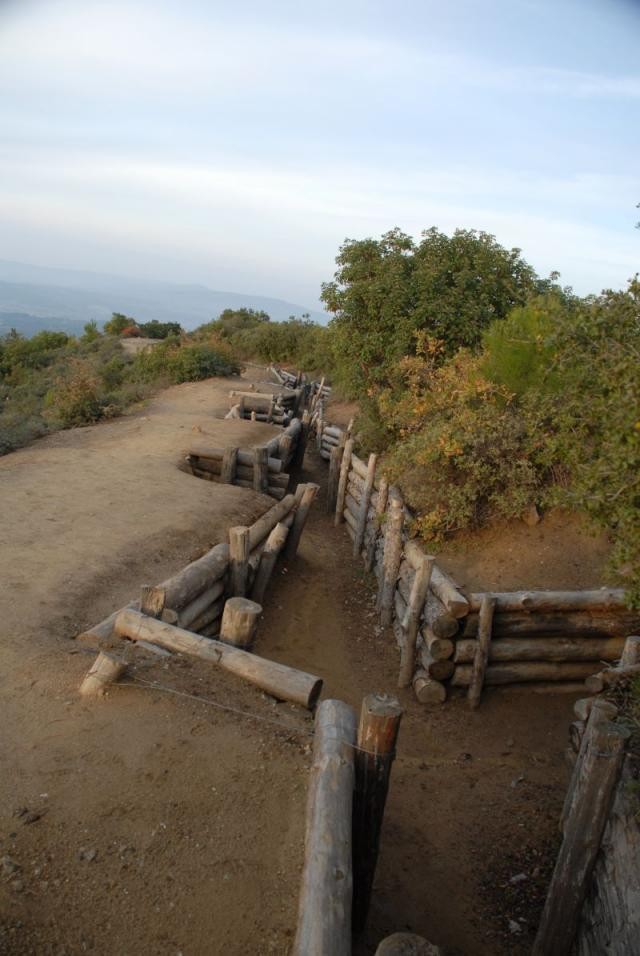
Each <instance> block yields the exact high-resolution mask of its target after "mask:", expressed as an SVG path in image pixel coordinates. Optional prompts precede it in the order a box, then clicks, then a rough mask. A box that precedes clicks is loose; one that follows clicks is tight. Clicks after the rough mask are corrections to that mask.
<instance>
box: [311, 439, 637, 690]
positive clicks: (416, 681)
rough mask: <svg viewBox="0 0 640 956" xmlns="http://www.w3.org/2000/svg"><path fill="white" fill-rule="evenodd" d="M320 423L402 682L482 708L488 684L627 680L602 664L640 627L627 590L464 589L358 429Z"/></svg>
mask: <svg viewBox="0 0 640 956" xmlns="http://www.w3.org/2000/svg"><path fill="white" fill-rule="evenodd" d="M320 426H321V429H322V430H321V432H320V433H319V435H320V439H319V450H320V455H321V456H322V457H323V458H325V460H328V461H329V463H330V464H329V488H328V499H329V507H330V508H331V509H332V510H333V511H334V513H335V522H336V524H337V525H338V524H344V527H345V530H346V531H347V534H348V535H349V536H350V538H351V540H352V542H353V552H354V556H358V555H360V556H362V558H363V560H364V564H365V567H366V569H367V570H371V571H373V572H374V573H375V575H376V578H377V581H378V605H377V607H378V611H379V614H380V620H381V623H382V624H384V625H388V624H392V625H393V629H394V633H395V636H396V640H397V643H398V647H399V651H400V658H401V664H400V675H399V680H398V683H399V686H401V687H404V686H407V685H408V684H409V683H411V684H412V685H413V689H414V691H415V694H416V696H417V698H418V699H419V700H420V701H421V702H424V703H428V704H434V703H440V702H442V701H444V700H445V699H446V696H447V692H448V690H449V689H450V688H451V689H453V688H461V689H463V690H464V691H465V692H466V693H467V695H468V697H469V703H470V705H471V706H477V705H478V703H479V701H480V697H481V694H482V689H483V687H485V686H489V687H491V686H508V687H515V688H525V687H530V688H531V689H532V690H539V691H544V692H553V691H556V690H562V691H565V690H566V691H575V690H576V689H577V688H579V687H580V685H581V684H582V683H583V682H584V681H585V679H588V680H587V684H588V685H589V686H590V687H591V689H592V690H593V691H594V692H595V691H597V690H598V689H599V688H601V687H602V686H604V685H608V684H610V683H611V682H613V681H615V680H617V679H618V671H616V673H615V674H612V673H611V668H608V667H606V666H605V669H604V671H603V670H602V668H603V665H609V664H612V663H613V662H615V661H617V660H618V659H619V658H620V656H621V655H622V653H623V646H624V641H625V638H627V637H628V636H629V635H631V634H633V633H636V632H640V613H638V612H637V611H631V610H629V609H628V608H627V606H626V603H625V593H624V591H622V590H619V589H612V588H601V589H599V590H591V591H573V592H566V591H516V592H509V593H494V594H470V595H465V594H464V593H463V592H462V591H461V589H460V588H459V587H458V586H457V584H456V582H455V581H453V580H452V579H451V577H450V576H449V575H448V574H446V573H445V571H444V570H443V569H442V568H441V567H440V566H439V565H438V564H437V563H436V562H435V561H434V559H433V558H432V557H431V556H428V555H425V553H424V551H423V550H422V549H421V548H420V547H419V546H418V545H417V544H416V543H415V542H414V541H412V540H411V539H410V538H409V531H408V527H409V525H410V523H411V519H412V515H411V512H410V511H409V509H408V508H407V507H406V506H405V504H404V501H403V499H402V495H401V493H400V490H399V489H398V488H395V487H389V485H388V482H387V480H386V478H385V477H384V475H383V474H380V473H379V468H378V465H377V459H376V456H375V455H371V456H370V457H369V459H368V461H364V460H362V459H361V458H359V457H358V456H357V455H356V454H355V453H354V441H353V439H352V438H351V435H350V430H349V431H348V432H345V431H343V430H342V429H340V428H337V427H334V426H332V425H329V424H327V423H325V422H320V421H318V422H317V427H320ZM427 569H429V570H427ZM425 581H427V585H426V587H425ZM489 604H490V605H491V610H490V613H489V610H488V605H489ZM483 606H485V608H486V610H485V619H484V626H481V621H482V610H481V609H482V607H483ZM639 665H640V662H639ZM596 671H599V672H600V673H597V674H596V673H595V672H596Z"/></svg>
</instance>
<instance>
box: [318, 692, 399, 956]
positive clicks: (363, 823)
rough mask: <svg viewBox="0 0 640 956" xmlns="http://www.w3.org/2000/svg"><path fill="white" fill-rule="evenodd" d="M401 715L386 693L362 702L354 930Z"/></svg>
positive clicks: (366, 895) (366, 890)
mask: <svg viewBox="0 0 640 956" xmlns="http://www.w3.org/2000/svg"><path fill="white" fill-rule="evenodd" d="M401 718H402V709H401V707H400V704H399V703H398V701H397V700H396V699H395V698H393V697H388V696H387V695H386V694H369V695H368V696H367V697H365V699H364V700H363V702H362V709H361V711H360V723H359V726H358V739H357V744H358V750H356V753H355V768H356V782H355V793H354V800H353V930H354V933H361V932H362V930H363V929H364V925H365V922H366V919H367V913H368V911H369V903H370V900H371V888H372V886H373V877H374V874H375V869H376V863H377V860H378V850H379V846H380V832H381V830H382V821H383V817H384V809H385V804H386V801H387V792H388V789H389V778H390V775H391V764H392V763H393V759H394V757H395V752H396V741H397V738H398V730H399V729H400V720H401ZM327 952H330V951H327Z"/></svg>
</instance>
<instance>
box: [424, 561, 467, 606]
mask: <svg viewBox="0 0 640 956" xmlns="http://www.w3.org/2000/svg"><path fill="white" fill-rule="evenodd" d="M431 590H432V591H433V593H434V594H435V595H436V597H437V598H439V599H440V600H441V601H442V603H443V604H444V606H445V607H446V609H447V611H449V613H450V614H452V615H453V616H454V617H455V618H461V617H465V616H466V615H467V614H468V613H469V602H468V601H467V599H466V597H465V596H464V594H462V593H461V592H460V591H459V590H458V588H457V587H456V585H455V583H454V582H453V581H452V580H451V578H450V577H449V575H448V574H446V573H445V572H444V571H443V570H442V568H440V567H438V565H437V564H434V566H433V570H432V572H431ZM478 609H479V608H478Z"/></svg>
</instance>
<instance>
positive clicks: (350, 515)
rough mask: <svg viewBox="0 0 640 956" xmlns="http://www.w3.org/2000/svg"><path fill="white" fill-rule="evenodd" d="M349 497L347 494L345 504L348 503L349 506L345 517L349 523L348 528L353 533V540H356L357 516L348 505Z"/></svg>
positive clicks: (344, 513)
mask: <svg viewBox="0 0 640 956" xmlns="http://www.w3.org/2000/svg"><path fill="white" fill-rule="evenodd" d="M348 497H349V496H348V495H347V501H345V504H346V505H347V507H346V508H345V509H344V512H343V517H344V520H345V521H346V523H347V529H348V530H349V531H350V532H351V535H350V537H351V540H352V541H355V540H356V517H355V515H354V513H353V511H352V510H351V509H350V508H349V506H348Z"/></svg>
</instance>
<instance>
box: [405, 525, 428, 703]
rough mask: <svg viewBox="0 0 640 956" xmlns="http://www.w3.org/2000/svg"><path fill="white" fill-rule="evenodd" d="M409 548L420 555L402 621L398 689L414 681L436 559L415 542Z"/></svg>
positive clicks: (410, 542) (408, 544)
mask: <svg viewBox="0 0 640 956" xmlns="http://www.w3.org/2000/svg"><path fill="white" fill-rule="evenodd" d="M407 547H414V548H415V550H416V552H420V553H419V557H418V562H417V563H418V567H417V568H416V573H415V575H414V578H413V584H412V585H411V592H410V594H409V601H408V602H407V610H406V611H405V614H404V620H403V621H402V630H403V632H404V641H403V644H402V647H401V649H400V674H399V675H398V687H408V686H409V684H410V683H411V681H412V680H413V672H414V669H415V661H416V641H417V639H418V629H419V627H420V617H421V615H422V609H423V608H424V602H425V601H426V600H427V593H428V591H429V582H430V581H431V571H432V570H433V563H434V561H435V558H434V557H433V556H432V555H430V554H423V553H422V552H421V551H420V549H419V548H418V546H417V545H416V544H415V543H414V542H413V541H408V542H407Z"/></svg>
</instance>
